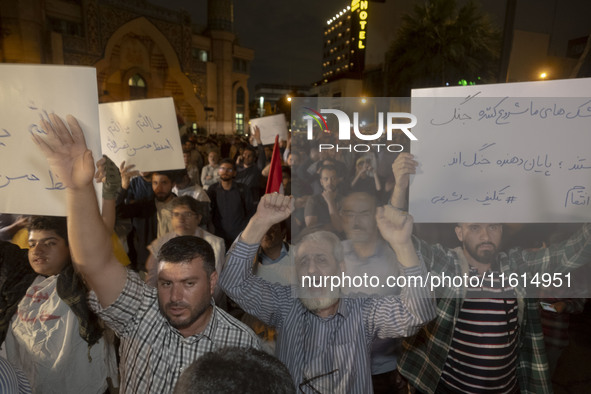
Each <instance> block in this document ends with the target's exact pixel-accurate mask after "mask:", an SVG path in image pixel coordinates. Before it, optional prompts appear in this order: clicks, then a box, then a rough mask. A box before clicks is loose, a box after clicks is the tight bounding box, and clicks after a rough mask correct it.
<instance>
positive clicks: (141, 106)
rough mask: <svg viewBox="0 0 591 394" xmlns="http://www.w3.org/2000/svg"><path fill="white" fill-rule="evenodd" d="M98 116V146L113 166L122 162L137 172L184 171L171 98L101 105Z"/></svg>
mask: <svg viewBox="0 0 591 394" xmlns="http://www.w3.org/2000/svg"><path fill="white" fill-rule="evenodd" d="M99 116H100V129H101V144H102V145H101V146H102V148H103V152H104V154H105V155H107V156H109V158H110V159H111V160H113V162H115V164H117V165H119V164H121V162H122V161H124V160H125V162H126V164H134V165H135V169H136V170H140V171H159V170H175V169H179V168H185V163H184V161H183V150H182V146H181V139H180V135H179V131H178V125H177V120H176V115H175V110H174V103H173V100H172V98H171V97H167V98H158V99H147V100H134V101H119V102H115V103H104V104H101V105H99Z"/></svg>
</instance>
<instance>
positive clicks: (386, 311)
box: [367, 205, 436, 338]
mask: <svg viewBox="0 0 591 394" xmlns="http://www.w3.org/2000/svg"><path fill="white" fill-rule="evenodd" d="M376 220H377V223H378V228H379V229H380V233H381V234H382V237H383V238H384V239H385V240H386V241H387V242H388V243H389V244H390V246H392V249H394V251H395V252H396V257H398V261H399V262H400V264H401V265H402V266H403V270H402V273H403V274H404V275H405V276H406V278H407V280H408V282H406V286H403V288H402V292H401V295H400V297H394V296H389V297H382V298H376V299H373V300H371V301H370V302H369V305H371V313H369V314H367V319H368V320H367V321H368V324H369V326H370V327H371V328H372V332H375V333H376V335H377V336H378V337H380V338H391V337H407V336H411V335H414V334H415V333H416V332H417V331H418V330H419V328H420V327H421V326H422V325H424V324H426V323H427V322H428V321H430V320H431V319H433V318H434V317H435V312H436V309H435V303H434V301H433V294H432V292H431V291H430V288H429V286H428V283H427V282H426V280H427V270H426V268H425V265H424V264H421V260H420V259H419V256H418V255H417V253H416V252H415V248H414V245H413V242H412V238H411V235H412V226H413V218H412V216H411V215H409V214H408V213H407V212H404V211H401V210H399V209H397V208H393V207H391V206H388V205H386V206H385V207H380V208H378V210H377V213H376ZM419 277H420V278H421V279H417V278H419ZM411 278H415V280H414V281H413V279H411Z"/></svg>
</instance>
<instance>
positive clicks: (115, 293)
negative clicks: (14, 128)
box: [35, 114, 258, 393]
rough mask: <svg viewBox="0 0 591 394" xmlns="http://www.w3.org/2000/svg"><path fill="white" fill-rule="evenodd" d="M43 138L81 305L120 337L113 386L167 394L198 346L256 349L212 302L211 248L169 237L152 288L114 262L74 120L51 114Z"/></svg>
mask: <svg viewBox="0 0 591 394" xmlns="http://www.w3.org/2000/svg"><path fill="white" fill-rule="evenodd" d="M50 120H51V123H48V122H44V130H45V132H46V133H47V134H46V136H44V137H35V142H36V143H37V145H38V146H39V148H40V149H41V150H42V151H43V153H44V155H45V156H46V158H47V161H48V162H49V165H50V167H51V170H52V171H53V172H54V174H55V175H56V176H57V177H58V178H59V179H60V181H61V182H63V184H64V185H65V186H66V199H67V211H68V227H69V241H70V248H71V251H72V259H73V261H75V266H76V269H77V270H78V271H79V272H80V273H81V274H82V275H83V276H84V279H85V280H86V282H87V283H88V286H89V288H90V289H91V290H92V291H91V293H90V295H89V303H90V306H91V308H92V309H93V310H95V311H96V312H97V314H98V315H99V317H101V318H102V319H103V321H105V323H106V324H107V325H109V326H110V327H111V328H112V329H113V331H115V333H116V334H117V335H118V336H119V338H120V339H121V349H120V350H121V352H120V354H121V363H120V372H121V392H122V393H169V392H172V390H173V389H174V385H175V384H176V381H177V380H178V378H179V376H180V374H181V373H182V371H183V370H184V369H185V368H186V367H188V366H189V365H190V364H191V362H193V361H194V360H195V359H196V358H198V357H199V356H201V355H203V354H205V353H206V352H209V351H212V350H215V349H218V348H222V347H226V346H244V347H250V346H254V347H258V340H257V337H256V336H255V334H254V333H253V332H252V331H250V330H249V329H248V328H247V327H246V326H244V325H243V324H242V323H240V322H239V321H237V320H236V319H234V318H233V317H231V316H229V315H228V314H227V313H225V312H224V311H222V310H221V309H219V308H218V307H216V306H215V305H214V304H213V302H212V301H211V296H212V295H213V291H214V288H215V285H216V283H217V273H216V272H215V263H214V261H215V257H214V253H213V250H212V248H211V246H210V245H209V244H208V243H207V242H206V241H204V240H202V239H200V238H197V237H193V236H183V237H176V238H174V239H172V240H171V241H169V242H168V243H166V244H164V245H163V246H162V249H161V250H160V252H159V259H158V260H159V263H158V288H157V289H154V288H151V287H149V286H148V285H146V284H145V283H144V282H143V281H142V280H141V279H140V277H139V276H138V274H137V273H135V272H133V271H126V269H125V268H124V267H123V266H121V264H119V263H118V261H117V260H116V258H115V256H114V255H113V251H112V248H111V241H110V234H109V232H108V231H107V229H106V227H105V226H104V224H103V222H102V219H101V216H100V214H99V210H98V204H97V200H96V195H95V192H94V186H93V183H92V178H93V175H94V163H93V159H92V153H91V152H90V151H89V150H88V149H87V148H86V143H85V139H84V134H83V133H82V129H81V128H80V126H79V124H78V122H77V121H76V119H75V118H74V117H72V116H68V119H67V121H68V126H69V129H70V130H71V134H70V131H69V130H68V127H66V126H65V124H64V123H63V122H62V120H61V119H60V118H59V117H58V116H56V115H54V114H52V115H50Z"/></svg>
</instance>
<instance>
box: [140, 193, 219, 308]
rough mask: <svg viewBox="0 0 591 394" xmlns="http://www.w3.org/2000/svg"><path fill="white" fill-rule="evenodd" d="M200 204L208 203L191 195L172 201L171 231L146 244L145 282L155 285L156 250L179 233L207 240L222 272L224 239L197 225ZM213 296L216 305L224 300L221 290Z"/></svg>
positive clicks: (156, 272) (201, 210) (201, 209)
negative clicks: (148, 252) (147, 254)
mask: <svg viewBox="0 0 591 394" xmlns="http://www.w3.org/2000/svg"><path fill="white" fill-rule="evenodd" d="M201 204H206V205H208V204H207V203H203V202H199V201H196V200H195V199H194V198H193V197H191V196H181V197H178V198H175V199H174V200H173V201H172V203H171V210H172V213H171V215H172V228H173V231H171V232H169V233H166V234H164V235H163V236H162V237H158V238H156V239H155V240H154V241H152V243H151V244H150V246H148V250H150V257H148V260H147V262H146V272H147V276H146V283H148V284H149V285H151V286H154V287H156V285H157V280H158V261H157V256H158V252H159V251H160V248H162V246H163V245H164V244H165V243H166V242H168V241H170V240H171V239H173V238H175V237H178V236H181V235H194V236H195V237H199V238H202V239H204V240H205V241H207V243H209V244H210V245H211V247H212V248H213V253H214V255H215V269H216V271H217V273H218V274H219V273H221V272H222V266H223V264H224V261H225V254H226V247H225V245H224V240H223V239H221V238H220V237H216V236H215V235H213V234H211V233H209V232H207V231H205V230H203V229H202V228H201V227H199V225H200V223H201V219H202V218H203V216H204V215H203V213H204V212H203V211H204V209H203V208H202V205H201ZM214 298H215V300H216V303H217V305H220V306H221V305H222V304H221V303H222V302H223V301H224V300H223V299H222V298H223V294H222V293H221V291H216V292H215V296H214Z"/></svg>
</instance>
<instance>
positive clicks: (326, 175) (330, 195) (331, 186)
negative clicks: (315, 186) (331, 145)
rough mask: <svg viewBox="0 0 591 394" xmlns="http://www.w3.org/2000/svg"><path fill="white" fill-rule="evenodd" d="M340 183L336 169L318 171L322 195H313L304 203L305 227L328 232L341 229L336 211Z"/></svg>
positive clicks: (330, 167) (329, 168)
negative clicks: (318, 228)
mask: <svg viewBox="0 0 591 394" xmlns="http://www.w3.org/2000/svg"><path fill="white" fill-rule="evenodd" d="M340 183H341V178H340V176H339V173H338V171H337V169H336V167H334V166H330V165H329V166H325V167H322V169H321V170H320V185H321V186H322V193H320V194H315V195H313V196H312V197H310V198H308V201H307V202H306V208H305V211H304V218H305V220H306V226H307V227H315V226H318V227H321V228H323V229H324V230H329V231H341V230H342V229H343V226H342V223H341V219H340V217H339V210H338V203H339V201H340V196H339V194H338V187H339V184H340Z"/></svg>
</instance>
